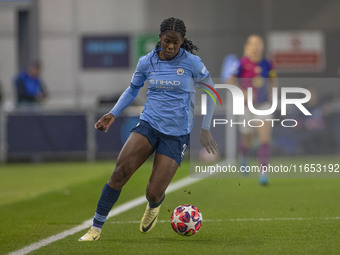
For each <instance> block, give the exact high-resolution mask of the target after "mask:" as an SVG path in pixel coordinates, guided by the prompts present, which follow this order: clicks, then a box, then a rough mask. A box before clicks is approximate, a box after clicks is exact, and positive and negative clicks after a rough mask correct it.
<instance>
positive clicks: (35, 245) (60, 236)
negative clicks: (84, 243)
mask: <svg viewBox="0 0 340 255" xmlns="http://www.w3.org/2000/svg"><path fill="white" fill-rule="evenodd" d="M199 180H202V179H199V178H190V177H186V178H183V179H181V180H179V181H176V182H174V183H172V184H170V185H169V187H168V189H167V190H166V192H165V193H166V194H167V193H170V192H173V191H176V190H178V189H180V188H182V187H185V186H187V185H190V184H193V183H195V182H198V181H199ZM145 202H146V199H145V196H140V197H137V198H135V199H133V200H131V201H129V202H126V203H124V204H121V205H119V206H116V207H115V208H114V209H113V210H111V212H110V213H109V215H108V216H107V218H111V217H113V216H116V215H118V214H121V213H123V212H126V211H128V210H130V209H132V208H134V207H137V206H139V205H141V204H143V203H145ZM91 226H92V218H91V219H88V220H86V221H84V222H83V223H82V224H80V225H78V226H76V227H74V228H71V229H69V230H65V231H63V232H61V233H59V234H56V235H53V236H50V237H48V238H45V239H43V240H40V241H38V242H35V243H32V244H30V245H28V246H25V247H24V248H21V249H19V250H16V251H12V252H10V253H8V255H25V254H28V253H30V252H32V251H35V250H38V249H40V248H41V247H44V246H46V245H49V244H51V243H53V242H56V241H58V240H61V239H64V238H65V237H68V236H70V235H73V234H75V233H77V232H79V231H81V230H84V229H86V228H89V227H91Z"/></svg>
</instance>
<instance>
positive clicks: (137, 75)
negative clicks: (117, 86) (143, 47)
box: [130, 56, 146, 88]
mask: <svg viewBox="0 0 340 255" xmlns="http://www.w3.org/2000/svg"><path fill="white" fill-rule="evenodd" d="M145 61H146V57H145V56H144V57H141V58H140V59H139V61H138V64H137V67H136V71H135V72H134V73H133V75H132V78H131V85H130V86H132V87H136V88H137V87H139V88H140V87H143V85H144V82H145V80H146V75H145V66H146V65H145Z"/></svg>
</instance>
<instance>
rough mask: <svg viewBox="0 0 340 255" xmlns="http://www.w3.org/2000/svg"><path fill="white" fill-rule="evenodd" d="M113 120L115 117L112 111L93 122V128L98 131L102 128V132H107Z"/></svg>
mask: <svg viewBox="0 0 340 255" xmlns="http://www.w3.org/2000/svg"><path fill="white" fill-rule="evenodd" d="M115 120H116V118H115V116H113V114H112V113H107V114H104V115H103V117H101V118H100V120H98V121H97V122H96V124H94V128H95V129H98V130H100V131H103V130H104V132H105V133H107V131H108V130H109V128H110V127H111V125H112V123H113V122H114V121H115Z"/></svg>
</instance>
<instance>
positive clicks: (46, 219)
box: [0, 157, 340, 255]
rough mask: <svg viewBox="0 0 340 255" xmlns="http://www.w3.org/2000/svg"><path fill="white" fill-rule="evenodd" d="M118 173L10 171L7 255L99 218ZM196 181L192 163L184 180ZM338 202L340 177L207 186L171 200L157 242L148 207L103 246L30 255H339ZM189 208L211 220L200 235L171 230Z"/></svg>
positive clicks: (111, 231)
mask: <svg viewBox="0 0 340 255" xmlns="http://www.w3.org/2000/svg"><path fill="white" fill-rule="evenodd" d="M312 159H313V160H315V161H318V160H319V161H323V162H336V161H337V160H338V158H337V157H328V158H326V159H325V158H317V157H313V158H312ZM276 160H277V161H280V160H281V159H276ZM282 160H285V161H287V158H285V159H282ZM302 160H303V161H307V162H308V160H309V159H308V158H304V159H302ZM288 161H292V162H295V161H296V162H298V161H301V159H298V158H292V159H288ZM337 163H339V162H337ZM113 167H114V162H97V163H43V164H8V165H1V166H0V222H1V224H0V254H7V253H9V252H11V251H14V250H17V249H20V248H22V247H24V246H27V245H29V244H31V243H33V242H37V241H39V240H42V239H44V238H47V237H49V236H52V235H55V234H57V233H60V232H62V231H64V230H67V229H70V228H72V227H75V226H77V225H79V224H81V223H82V222H83V221H84V220H87V219H90V218H91V217H92V216H93V215H94V211H95V207H96V203H97V200H98V198H99V196H100V193H101V189H102V187H103V185H104V183H105V182H106V181H107V179H108V177H109V176H110V173H111V171H112V169H113ZM150 169H151V162H147V163H145V164H144V165H143V167H141V169H139V170H138V171H137V172H136V174H135V175H134V176H133V177H132V179H131V180H130V181H129V183H128V184H127V185H126V186H125V187H124V189H123V192H122V195H121V197H120V199H119V201H118V203H117V204H122V203H124V202H127V201H129V200H131V199H133V198H136V197H139V196H141V195H143V194H144V193H145V187H146V183H147V180H148V177H149V176H150ZM187 175H189V163H188V162H184V163H183V165H182V167H181V168H180V169H179V170H178V172H177V174H176V176H175V180H178V179H181V178H183V177H185V176H187ZM339 201H340V178H332V179H331V178H329V179H312V178H310V179H293V178H289V179H288V178H287V179H271V180H270V186H268V187H262V186H260V185H258V183H257V180H256V179H254V178H245V177H240V178H234V179H217V178H210V179H202V180H200V181H198V182H196V183H194V184H191V185H189V186H187V187H184V188H182V189H179V190H177V191H175V192H172V193H170V194H168V195H167V197H166V199H165V201H164V203H163V205H162V209H161V214H160V216H159V223H158V224H157V225H156V227H155V228H154V229H153V231H151V232H150V233H148V234H141V233H139V230H138V228H139V224H138V221H139V220H140V218H141V217H142V214H143V212H144V209H145V205H144V204H143V205H141V206H138V207H136V208H133V209H131V210H129V211H127V212H125V213H123V214H120V215H117V216H115V217H113V218H110V219H108V221H107V222H106V224H105V225H104V227H103V231H102V237H101V240H100V241H97V242H90V243H87V242H78V241H77V239H78V238H79V237H80V236H81V235H82V234H83V233H85V232H86V230H84V231H81V232H79V233H76V234H74V235H72V236H68V237H66V238H64V239H62V240H59V241H57V242H54V243H52V244H50V245H48V246H45V247H42V248H40V249H38V250H36V251H34V252H32V253H31V254H49V255H52V254H195V253H200V254H339V253H340V202H339ZM183 203H189V204H193V205H195V206H197V207H198V208H199V209H200V211H201V212H202V214H203V218H204V220H205V221H204V222H203V225H202V228H201V230H200V232H199V233H197V234H196V235H195V236H192V237H183V236H179V235H177V234H176V233H175V232H174V231H173V230H172V229H171V226H170V222H169V220H170V215H171V212H172V210H173V209H174V208H175V207H177V206H178V205H180V204H183Z"/></svg>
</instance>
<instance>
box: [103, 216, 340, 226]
mask: <svg viewBox="0 0 340 255" xmlns="http://www.w3.org/2000/svg"><path fill="white" fill-rule="evenodd" d="M308 220H340V217H323V218H316V217H310V218H236V219H204V220H203V223H204V222H222V221H226V222H249V221H308ZM139 223H140V220H128V221H112V222H110V223H109V224H139ZM157 223H169V224H170V220H158V221H157Z"/></svg>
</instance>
